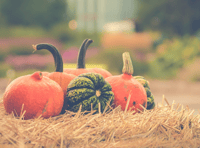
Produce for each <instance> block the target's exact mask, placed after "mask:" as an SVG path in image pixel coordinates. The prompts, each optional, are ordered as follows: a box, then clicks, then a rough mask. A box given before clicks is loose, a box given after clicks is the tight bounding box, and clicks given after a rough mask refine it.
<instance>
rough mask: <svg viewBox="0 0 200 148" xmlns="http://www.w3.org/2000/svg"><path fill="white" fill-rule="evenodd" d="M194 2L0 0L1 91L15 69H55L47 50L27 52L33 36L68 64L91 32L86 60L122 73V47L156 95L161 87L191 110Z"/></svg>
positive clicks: (199, 26) (198, 77)
mask: <svg viewBox="0 0 200 148" xmlns="http://www.w3.org/2000/svg"><path fill="white" fill-rule="evenodd" d="M199 6H200V1H198V0H162V1H160V0H34V1H27V0H18V1H16V0H0V97H2V94H3V92H4V90H5V88H6V86H7V85H8V84H9V83H10V81H11V80H13V79H15V78H17V77H19V76H22V75H26V74H31V73H33V72H34V71H38V70H40V71H49V72H51V71H54V70H55V67H54V60H53V57H52V55H51V54H50V53H49V52H48V51H46V50H42V51H37V52H35V53H32V52H33V48H32V44H38V43H50V44H53V45H54V46H55V47H57V48H58V49H59V51H60V53H61V55H62V57H63V61H64V63H65V66H67V65H70V64H74V65H75V64H76V61H77V54H78V50H79V47H80V45H81V43H82V42H83V40H84V39H86V38H90V39H93V40H94V43H92V44H91V46H90V47H89V49H88V51H87V54H86V63H87V64H91V65H93V66H97V65H99V64H102V65H103V67H104V68H105V69H107V70H108V71H110V72H111V73H112V74H113V75H115V74H121V70H122V66H123V63H122V53H123V52H125V51H128V52H130V54H131V58H132V62H133V66H134V74H133V75H143V76H145V77H146V78H147V79H148V80H149V81H150V87H151V90H152V93H153V94H154V96H155V101H156V102H161V100H162V98H163V95H165V97H166V98H167V100H168V101H169V102H170V103H172V101H173V100H175V103H181V104H183V105H188V106H189V107H190V108H191V109H195V111H196V112H197V111H198V109H199V105H200V99H199V97H200V91H199V86H200V68H199V64H200V9H199ZM74 68H75V66H74Z"/></svg>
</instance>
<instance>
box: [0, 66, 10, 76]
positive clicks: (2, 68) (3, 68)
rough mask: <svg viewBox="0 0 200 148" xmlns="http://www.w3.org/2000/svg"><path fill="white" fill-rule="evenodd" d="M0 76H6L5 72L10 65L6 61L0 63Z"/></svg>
mask: <svg viewBox="0 0 200 148" xmlns="http://www.w3.org/2000/svg"><path fill="white" fill-rule="evenodd" d="M0 64H1V66H0V78H1V77H6V72H7V70H9V69H10V68H11V66H10V65H9V64H7V63H0Z"/></svg>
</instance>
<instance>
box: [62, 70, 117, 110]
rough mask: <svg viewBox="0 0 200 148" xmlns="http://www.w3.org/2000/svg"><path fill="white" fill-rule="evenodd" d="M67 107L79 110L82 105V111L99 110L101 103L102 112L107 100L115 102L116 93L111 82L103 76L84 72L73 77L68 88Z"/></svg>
mask: <svg viewBox="0 0 200 148" xmlns="http://www.w3.org/2000/svg"><path fill="white" fill-rule="evenodd" d="M66 98H67V103H64V105H65V106H66V109H68V110H70V111H73V112H77V111H78V110H79V107H80V105H82V111H91V103H92V106H93V110H98V108H99V107H98V104H99V102H100V104H101V112H103V111H104V109H105V107H106V105H107V102H109V101H110V105H111V104H112V102H113V99H114V94H113V92H112V88H111V86H110V84H109V83H108V82H107V81H105V80H104V78H103V76H102V75H100V74H96V73H84V74H81V75H79V76H78V77H76V78H75V79H73V80H72V81H71V82H70V84H69V85H68V89H67V95H66Z"/></svg>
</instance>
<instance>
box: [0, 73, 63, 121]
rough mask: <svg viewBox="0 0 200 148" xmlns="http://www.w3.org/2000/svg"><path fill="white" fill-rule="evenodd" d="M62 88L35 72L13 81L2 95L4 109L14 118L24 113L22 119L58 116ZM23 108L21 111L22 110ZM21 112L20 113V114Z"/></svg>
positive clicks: (61, 104)
mask: <svg viewBox="0 0 200 148" xmlns="http://www.w3.org/2000/svg"><path fill="white" fill-rule="evenodd" d="M63 102H64V97H63V91H62V88H61V87H60V86H59V85H58V84H57V83H56V82H55V81H53V80H51V79H49V78H48V77H45V76H43V75H42V72H35V73H33V74H32V75H25V76H21V77H18V78H16V79H15V80H13V81H12V82H11V83H10V84H9V85H8V86H7V88H6V90H5V92H4V95H3V104H4V108H5V110H6V111H7V112H8V113H11V112H13V113H14V115H15V116H19V115H20V113H22V112H23V111H26V112H25V114H24V119H32V118H36V117H38V116H40V115H42V117H44V118H49V117H51V116H56V115H59V113H60V112H61V109H62V107H63ZM22 106H23V110H22ZM21 110H22V112H21Z"/></svg>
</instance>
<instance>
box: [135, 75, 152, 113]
mask: <svg viewBox="0 0 200 148" xmlns="http://www.w3.org/2000/svg"><path fill="white" fill-rule="evenodd" d="M134 78H135V79H136V80H137V81H138V82H140V83H141V84H142V85H143V87H144V88H145V90H146V93H147V109H148V110H150V109H153V108H154V107H155V102H154V96H153V94H152V93H151V91H150V87H149V81H147V80H146V79H145V78H144V77H143V76H134Z"/></svg>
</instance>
